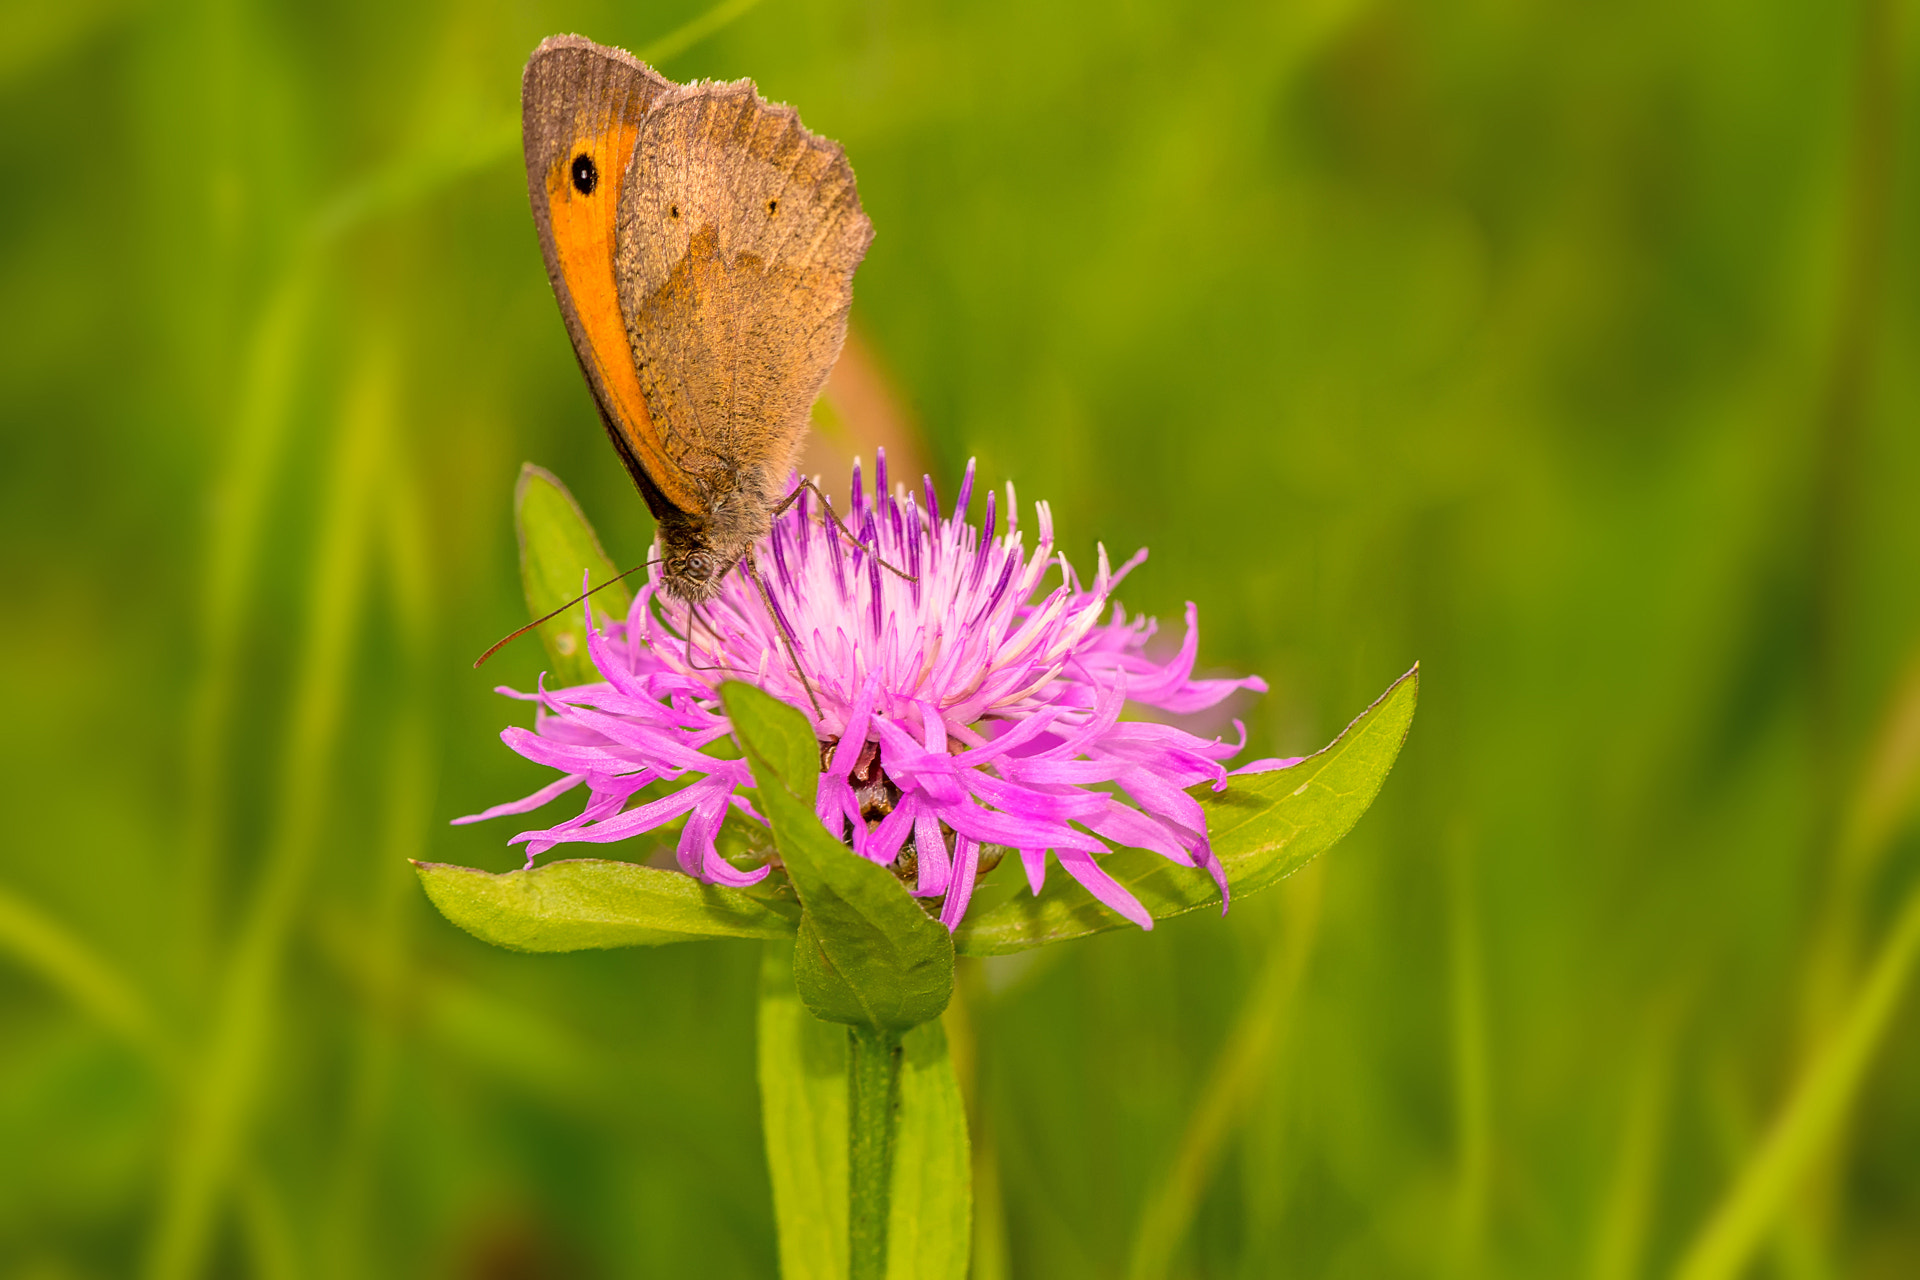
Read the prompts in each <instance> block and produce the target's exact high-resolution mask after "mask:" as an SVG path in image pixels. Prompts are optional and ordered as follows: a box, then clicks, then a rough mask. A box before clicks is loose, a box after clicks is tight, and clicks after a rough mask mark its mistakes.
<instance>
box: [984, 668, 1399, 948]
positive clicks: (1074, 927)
mask: <svg viewBox="0 0 1920 1280" xmlns="http://www.w3.org/2000/svg"><path fill="white" fill-rule="evenodd" d="M1419 692H1420V668H1419V667H1417V666H1416V667H1415V668H1414V669H1413V670H1411V671H1409V672H1407V674H1405V675H1404V676H1401V677H1400V678H1399V679H1398V680H1396V681H1394V683H1393V685H1392V686H1391V687H1390V688H1388V690H1387V691H1386V692H1385V693H1384V694H1382V695H1380V698H1379V699H1378V700H1377V701H1376V702H1375V703H1374V704H1373V705H1372V706H1370V707H1368V708H1367V709H1366V710H1365V711H1363V712H1361V713H1360V715H1359V717H1358V718H1356V719H1355V720H1354V722H1353V723H1352V724H1350V725H1348V726H1347V727H1346V730H1345V731H1344V732H1342V733H1341V735H1340V736H1339V737H1338V738H1335V739H1334V740H1333V742H1332V743H1330V744H1329V745H1327V746H1326V747H1323V748H1322V749H1321V750H1319V751H1318V752H1316V753H1315V754H1313V755H1311V756H1308V757H1307V758H1306V759H1305V760H1302V761H1301V762H1300V763H1299V764H1296V765H1294V766H1293V767H1292V768H1290V769H1279V770H1275V771H1274V772H1272V773H1257V774H1250V775H1248V776H1246V777H1242V778H1235V779H1233V780H1232V781H1231V782H1230V783H1229V784H1228V787H1227V789H1226V791H1224V792H1220V793H1215V792H1214V791H1213V790H1212V789H1211V788H1209V787H1205V786H1201V787H1196V788H1194V790H1193V795H1194V797H1195V798H1196V799H1198V800H1199V801H1200V804H1201V807H1202V808H1204V809H1205V810H1206V811H1207V830H1208V834H1209V837H1210V838H1211V840H1212V842H1213V851H1214V854H1215V855H1216V856H1217V857H1218V858H1219V859H1220V862H1221V865H1222V866H1223V867H1224V868H1225V869H1226V873H1227V882H1228V883H1229V884H1230V885H1232V887H1233V896H1234V897H1235V898H1236V899H1239V898H1243V897H1245V896H1246V895H1247V894H1250V893H1257V892H1259V891H1260V890H1262V889H1265V888H1268V887H1270V886H1271V885H1274V884H1277V883H1278V882H1279V881H1280V880H1282V879H1283V878H1285V877H1286V876H1288V875H1291V874H1292V873H1293V872H1295V871H1297V870H1299V869H1300V868H1301V867H1303V866H1305V865H1306V864H1307V863H1308V862H1309V861H1310V860H1312V859H1313V858H1314V857H1316V856H1317V855H1319V854H1320V853H1323V852H1325V851H1326V850H1327V849H1329V848H1331V847H1332V846H1333V845H1334V844H1335V843H1336V842H1337V841H1339V840H1340V838H1341V837H1342V836H1344V835H1346V834H1347V832H1349V831H1351V830H1353V826H1354V824H1355V823H1356V822H1358V821H1359V820H1360V815H1361V814H1363V813H1365V812H1366V811H1367V807H1368V806H1369V805H1371V804H1372V803H1373V798H1374V796H1376V795H1377V794H1379V791H1380V784H1381V783H1382V782H1384V781H1385V780H1386V776H1387V771H1388V770H1390V769H1392V768H1393V762H1394V760H1395V759H1396V758H1397V757H1398V756H1399V754H1400V744H1401V743H1403V742H1404V741H1406V737H1407V729H1408V727H1409V726H1410V725H1411V724H1412V723H1413V710H1414V704H1415V703H1416V702H1417V701H1418V699H1419ZM1101 866H1103V867H1104V868H1105V869H1106V870H1107V872H1108V874H1110V875H1112V876H1113V878H1114V879H1116V880H1118V881H1119V882H1120V883H1121V884H1124V885H1125V886H1126V887H1127V888H1128V890H1130V891H1131V892H1132V893H1133V895H1134V896H1135V897H1136V898H1138V899H1139V900H1140V902H1141V905H1143V906H1144V907H1146V909H1147V910H1148V911H1150V912H1152V913H1153V915H1154V918H1155V919H1165V918H1167V917H1169V916H1177V915H1180V914H1182V913H1183V912H1187V911H1192V910H1194V909H1196V908H1199V907H1206V906H1218V905H1219V902H1220V891H1219V889H1218V888H1217V887H1216V886H1215V885H1214V883H1213V879H1212V877H1211V876H1209V875H1207V874H1206V873H1205V872H1203V871H1197V870H1195V869H1193V868H1191V867H1182V866H1179V865H1177V864H1175V863H1173V862H1170V861H1168V860H1167V859H1165V858H1163V857H1161V856H1160V855H1158V854H1155V853H1149V852H1147V851H1146V850H1143V849H1124V850H1121V851H1119V852H1117V853H1115V854H1113V855H1112V856H1111V857H1108V858H1105V859H1103V860H1102V861H1101ZM990 884H991V887H989V886H990ZM1024 886H1025V881H1024V879H1021V878H1018V877H1013V876H1000V877H997V878H996V881H994V882H989V883H983V884H982V885H981V889H980V891H979V892H978V893H976V895H975V897H974V902H973V906H972V908H971V909H970V910H969V911H968V912H967V918H966V921H965V922H964V923H962V924H961V926H960V928H959V929H958V930H956V931H955V933H954V939H953V941H954V946H955V948H956V949H957V950H958V951H959V953H960V954H961V955H972V956H983V955H1001V954H1004V953H1006V952H1010V951H1024V950H1025V949H1026V948H1028V947H1037V946H1041V945H1043V944H1045V943H1049V942H1060V941H1064V940H1065V939H1068V938H1078V937H1084V936H1085V935H1087V934H1090V933H1099V932H1101V931H1102V930H1105V929H1117V928H1120V927H1122V926H1124V925H1127V924H1128V922H1127V921H1126V920H1125V919H1123V918H1122V917H1121V916H1119V915H1118V914H1116V913H1115V912H1113V911H1110V910H1109V909H1107V908H1106V907H1104V906H1102V905H1101V904H1100V902H1099V901H1098V900H1097V899H1095V898H1094V896H1093V895H1092V894H1090V893H1088V892H1087V891H1086V890H1085V889H1083V888H1081V887H1080V885H1079V883H1078V882H1077V881H1075V880H1073V879H1072V878H1071V877H1069V876H1065V875H1060V874H1057V873H1056V874H1054V875H1052V876H1049V877H1048V880H1047V887H1046V889H1045V890H1044V891H1043V892H1042V893H1041V894H1040V896H1039V897H1037V898H1035V897H1033V896H1031V895H1030V894H1028V893H1027V892H1026V889H1025V887H1024Z"/></svg>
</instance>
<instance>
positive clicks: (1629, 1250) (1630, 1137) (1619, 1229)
mask: <svg viewBox="0 0 1920 1280" xmlns="http://www.w3.org/2000/svg"><path fill="white" fill-rule="evenodd" d="M1678 1003H1679V1002H1678V1001H1675V1000H1669V1001H1668V1002H1666V1007H1664V1008H1661V1009H1659V1010H1658V1011H1657V1012H1656V1013H1655V1014H1654V1016H1653V1017H1652V1018H1651V1019H1650V1022H1651V1024H1652V1025H1651V1026H1650V1027H1649V1029H1648V1030H1647V1032H1646V1035H1645V1043H1644V1044H1643V1045H1642V1046H1641V1048H1640V1052H1639V1061H1638V1062H1637V1063H1636V1064H1635V1066H1634V1069H1633V1075H1632V1079H1631V1081H1630V1082H1629V1085H1628V1089H1627V1098H1626V1109H1625V1110H1626V1114H1625V1115H1624V1116H1623V1117H1622V1119H1621V1121H1620V1124H1619V1133H1618V1138H1617V1141H1618V1147H1617V1154H1616V1155H1615V1157H1614V1168H1613V1178H1612V1180H1611V1182H1610V1184H1609V1186H1608V1189H1607V1197H1606V1202H1605V1204H1604V1206H1603V1207H1602V1209H1601V1213H1600V1216H1599V1223H1598V1230H1597V1231H1596V1232H1595V1236H1594V1248H1593V1263H1592V1267H1591V1270H1590V1271H1589V1273H1588V1274H1589V1275H1590V1276H1591V1277H1592V1280H1635V1278H1636V1277H1638V1276H1639V1275H1641V1274H1642V1273H1643V1270H1644V1268H1643V1259H1644V1257H1645V1255H1646V1248H1647V1235H1648V1228H1649V1226H1650V1225H1651V1224H1652V1222H1653V1221H1654V1216H1655V1214H1656V1212H1657V1210H1658V1207H1659V1193H1660V1174H1661V1161H1660V1156H1661V1152H1662V1150H1663V1148H1664V1147H1665V1145H1666V1141H1667V1130H1668V1127H1669V1125H1668V1112H1669V1110H1670V1108H1669V1102H1670V1099H1671V1097H1672V1093H1673V1068H1674V1051H1675V1039H1676V1027H1677V1024H1678V1015H1677V1006H1678Z"/></svg>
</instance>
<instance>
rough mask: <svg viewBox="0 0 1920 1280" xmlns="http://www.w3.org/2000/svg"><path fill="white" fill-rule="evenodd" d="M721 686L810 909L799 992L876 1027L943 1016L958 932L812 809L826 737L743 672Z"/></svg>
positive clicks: (836, 1017)
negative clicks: (746, 679) (858, 852)
mask: <svg viewBox="0 0 1920 1280" xmlns="http://www.w3.org/2000/svg"><path fill="white" fill-rule="evenodd" d="M720 696H721V699H722V700H723V701H724V702H725V703H726V708H727V715H728V717H729V718H730V719H731V720H732V721H733V728H734V732H735V734H736V735H737V736H738V737H739V739H740V745H741V746H742V747H744V748H745V749H746V753H747V761H748V763H749V764H750V765H751V766H752V768H753V775H754V779H755V781H756V782H757V783H758V784H759V799H760V806H761V812H762V813H764V814H765V815H766V818H767V822H768V824H769V825H771V826H772V828H773V838H774V843H775V844H776V845H777V846H778V848H779V850H780V856H781V859H782V860H783V861H784V862H785V864H786V869H787V875H788V877H789V878H790V879H791V880H792V882H793V887H794V889H795V890H796V891H797V892H798V893H799V895H800V903H801V905H802V906H803V907H804V908H805V910H806V920H805V921H804V922H803V923H802V926H801V945H800V946H799V947H798V948H797V955H796V959H795V963H794V978H795V980H796V982H797V983H798V984H799V991H800V997H801V999H803V1000H804V1001H806V1003H807V1007H808V1008H810V1009H812V1010H813V1012H814V1013H815V1014H816V1015H817V1016H819V1017H822V1018H826V1019H827V1020H829V1021H832V1022H847V1023H861V1024H864V1025H866V1026H870V1027H873V1028H874V1029H876V1030H890V1031H905V1030H906V1029H908V1028H909V1027H915V1026H918V1025H919V1024H921V1023H923V1022H926V1021H928V1020H929V1019H931V1018H935V1017H938V1016H939V1014H940V1011H941V1010H942V1009H944V1008H946V1007H947V999H948V997H950V996H951V995H952V994H953V939H952V938H951V937H950V936H949V935H948V933H947V930H946V928H945V926H943V925H942V924H941V923H940V922H939V921H938V920H935V919H934V918H933V917H931V916H929V915H928V914H927V913H926V911H925V909H923V908H922V907H921V906H920V904H919V902H918V901H916V900H915V899H914V897H913V895H912V894H911V893H909V892H908V891H907V888H906V886H905V885H903V884H901V883H900V881H899V880H898V879H897V878H895V876H894V874H893V872H891V871H889V870H888V869H887V868H885V867H882V866H880V865H879V864H877V863H873V862H869V861H868V860H867V859H865V858H862V857H859V856H857V855H855V854H854V853H853V851H852V850H850V849H848V848H847V847H846V846H845V845H844V844H842V843H841V842H840V841H838V840H835V839H834V838H833V837H832V836H831V835H829V834H827V829H826V828H825V827H823V826H821V825H820V820H819V819H818V818H817V817H815V816H814V812H813V804H814V796H815V793H816V790H817V788H818V786H819V781H820V745H819V743H818V741H817V740H816V739H815V738H814V736H813V730H812V728H811V727H809V726H808V724H807V721H806V718H805V717H804V716H802V715H801V714H800V713H799V712H797V711H795V710H794V709H793V708H792V707H789V706H787V705H785V704H784V703H781V702H779V701H776V700H775V699H773V698H771V697H769V696H768V695H766V694H765V693H762V692H761V691H760V690H758V689H755V688H753V687H752V686H751V685H745V684H741V683H739V682H737V681H729V682H728V683H727V684H724V685H722V686H721V688H720ZM809 925H810V926H811V928H809Z"/></svg>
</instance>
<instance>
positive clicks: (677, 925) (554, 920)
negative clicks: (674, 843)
mask: <svg viewBox="0 0 1920 1280" xmlns="http://www.w3.org/2000/svg"><path fill="white" fill-rule="evenodd" d="M413 865H414V869H415V870H416V871H418V872H419V873H420V883H421V884H422V885H423V886H425V888H426V891H427V896H428V897H429V898H431V899H433V905H434V906H436V907H438V908H440V912H441V914H442V915H444V916H446V918H447V919H449V920H451V921H453V923H455V924H457V925H459V926H460V927H461V928H462V929H465V930H466V931H467V932H468V933H470V934H472V935H473V936H474V937H476V938H478V939H480V940H481V941H482V942H491V943H492V944H493V945H495V946H496V947H507V948H510V949H512V950H514V951H586V950H591V949H593V948H599V947H646V946H659V945H661V944H662V943H667V942H691V941H694V940H697V939H701V938H790V937H792V936H793V933H794V929H795V928H796V926H797V925H798V923H799V918H800V909H799V904H798V903H796V902H794V901H793V900H792V899H790V898H781V897H780V896H778V893H779V891H778V890H776V889H772V888H768V887H766V886H765V885H760V886H755V887H754V888H753V889H751V890H748V889H729V888H727V887H726V886H724V885H717V884H702V883H701V882H700V881H698V880H695V879H694V878H693V877H692V876H687V875H682V874H681V873H680V872H678V871H662V870H660V869H658V868H655V867H643V866H641V865H639V864H638V863H633V862H615V861H612V860H610V859H606V858H576V859H572V860H567V861H561V862H549V863H547V864H546V865H545V866H540V867H534V868H532V869H531V870H527V871H509V872H506V873H505V874H501V875H496V874H494V873H493V872H490V871H479V870H476V869H475V868H473V867H456V866H450V865H448V864H446V863H440V862H416V863H414V864H413Z"/></svg>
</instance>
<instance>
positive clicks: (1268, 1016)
mask: <svg viewBox="0 0 1920 1280" xmlns="http://www.w3.org/2000/svg"><path fill="white" fill-rule="evenodd" d="M1320 893H1321V889H1320V878H1319V877H1318V876H1317V875H1312V874H1308V875H1303V876H1301V877H1300V878H1299V879H1298V880H1296V881H1294V883H1293V885H1291V886H1290V887H1289V890H1288V892H1287V893H1286V894H1285V895H1284V897H1283V898H1282V900H1281V904H1280V905H1281V909H1280V911H1279V912H1277V913H1275V916H1276V918H1275V920H1274V923H1275V925H1276V926H1277V927H1276V928H1275V929H1274V930H1273V931H1272V932H1273V937H1272V938H1271V939H1270V940H1269V941H1268V944H1267V954H1266V956H1265V958H1264V960H1263V961H1262V963H1261V966H1260V973H1259V975H1258V976H1257V977H1256V978H1255V979H1254V983H1253V986H1252V988H1251V989H1250V990H1249V991H1248V992H1247V998H1246V1001H1245V1003H1244V1004H1242V1005H1241V1007H1240V1013H1239V1016H1238V1017H1237V1018H1236V1019H1235V1021H1234V1026H1233V1030H1232V1031H1231V1032H1229V1033H1228V1035H1227V1040H1226V1043H1225V1044H1224V1045H1222V1046H1221V1049H1220V1054H1219V1056H1218V1057H1217V1058H1216V1059H1215V1060H1214V1063H1213V1067H1212V1069H1211V1070H1210V1071H1209V1072H1208V1073H1207V1080H1206V1083H1205V1084H1204V1085H1202V1086H1201V1088H1200V1091H1199V1095H1198V1099H1197V1100H1196V1101H1195V1103H1194V1106H1193V1111H1192V1113H1191V1114H1190V1115H1189V1116H1188V1117H1187V1127H1186V1131H1185V1132H1184V1133H1182V1134H1181V1136H1180V1146H1179V1149H1178V1151H1176V1152H1175V1154H1174V1158H1173V1161H1172V1163H1171V1164H1170V1165H1169V1166H1168V1167H1167V1170H1166V1172H1165V1174H1164V1175H1162V1177H1161V1180H1160V1182H1159V1184H1158V1185H1157V1186H1156V1187H1155V1188H1154V1189H1153V1190H1152V1191H1151V1192H1150V1193H1149V1194H1148V1196H1147V1201H1146V1205H1145V1207H1144V1208H1143V1209H1142V1210H1141V1213H1140V1218H1139V1222H1138V1225H1137V1226H1136V1227H1135V1230H1134V1238H1133V1254H1132V1258H1131V1260H1130V1261H1129V1263H1128V1265H1127V1276H1128V1278H1129V1280H1159V1277H1163V1276H1166V1275H1169V1274H1171V1272H1172V1270H1173V1261H1174V1256H1175V1254H1176V1252H1177V1251H1178V1250H1179V1247H1180V1243H1181V1241H1182V1240H1184V1239H1185V1238H1186V1235H1187V1232H1188V1230H1189V1229H1190V1228H1191V1226H1192V1224H1193V1216H1194V1213H1195V1212H1196V1211H1197V1210H1198V1209H1199V1207H1200V1201H1201V1198H1202V1197H1203V1196H1204V1195H1205V1194H1206V1190H1207V1186H1208V1185H1209V1183H1210V1182H1211V1181H1212V1178H1213V1174H1214V1170H1215V1169H1217V1168H1218V1167H1219V1163H1220V1156H1221V1152H1222V1150H1223V1149H1224V1148H1225V1146H1226V1144H1227V1142H1228V1140H1229V1139H1231V1138H1232V1137H1233V1135H1234V1133H1235V1132H1236V1130H1237V1127H1238V1125H1239V1122H1240V1121H1241V1120H1242V1119H1243V1117H1244V1116H1245V1114H1246V1112H1247V1110H1248V1109H1249V1108H1250V1107H1252V1106H1255V1105H1263V1106H1274V1105H1277V1104H1276V1102H1275V1100H1274V1098H1273V1097H1272V1096H1271V1095H1272V1077H1273V1070H1272V1063H1273V1061H1274V1058H1275V1057H1276V1056H1277V1054H1278V1053H1279V1051H1280V1048H1281V1045H1282V1043H1283V1041H1284V1040H1285V1038H1286V1034H1287V1027H1288V1024H1289V1022H1290V1020H1291V1018H1292V1013H1293V1003H1294V992H1295V991H1296V990H1297V989H1298V988H1299V985H1300V978H1301V975H1302V974H1304V973H1305V972H1306V968H1307V962H1308V961H1309V960H1310V959H1311V958H1312V956H1313V945H1314V940H1315V938H1316V937H1317V936H1318V933H1319V922H1320Z"/></svg>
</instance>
